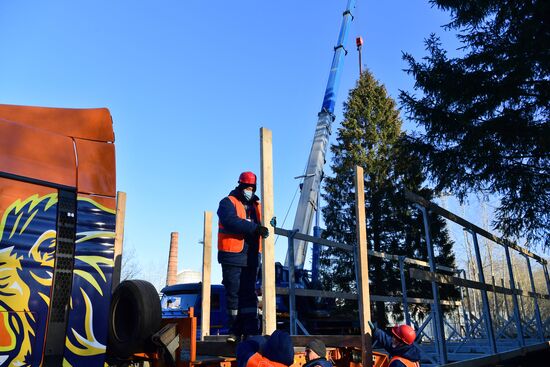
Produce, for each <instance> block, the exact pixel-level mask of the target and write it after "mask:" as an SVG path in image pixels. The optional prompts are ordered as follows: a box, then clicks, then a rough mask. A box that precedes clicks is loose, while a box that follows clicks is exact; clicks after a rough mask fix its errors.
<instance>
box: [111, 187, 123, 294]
mask: <svg viewBox="0 0 550 367" xmlns="http://www.w3.org/2000/svg"><path fill="white" fill-rule="evenodd" d="M125 217H126V193H125V192H122V191H118V192H117V195H116V224H115V249H114V250H115V253H114V269H113V280H112V282H111V292H114V291H115V288H116V287H117V285H118V284H119V283H120V272H121V271H122V249H123V247H124V246H123V242H124V219H125Z"/></svg>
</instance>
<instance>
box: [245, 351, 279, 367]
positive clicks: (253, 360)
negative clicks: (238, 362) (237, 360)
mask: <svg viewBox="0 0 550 367" xmlns="http://www.w3.org/2000/svg"><path fill="white" fill-rule="evenodd" d="M246 367H288V366H287V365H286V364H282V363H279V362H273V361H272V360H269V359H267V358H265V357H264V356H262V355H261V354H260V353H255V354H253V355H252V357H250V358H248V362H246Z"/></svg>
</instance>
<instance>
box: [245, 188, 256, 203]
mask: <svg viewBox="0 0 550 367" xmlns="http://www.w3.org/2000/svg"><path fill="white" fill-rule="evenodd" d="M243 194H244V198H245V199H246V201H250V199H252V196H253V195H254V192H253V191H252V190H243Z"/></svg>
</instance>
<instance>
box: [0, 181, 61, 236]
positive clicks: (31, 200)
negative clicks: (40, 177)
mask: <svg viewBox="0 0 550 367" xmlns="http://www.w3.org/2000/svg"><path fill="white" fill-rule="evenodd" d="M43 200H48V203H47V204H46V206H45V209H44V210H47V209H48V208H50V207H51V206H52V205H54V204H55V203H57V192H56V193H51V194H48V195H44V196H38V194H35V195H32V196H29V197H28V198H26V199H25V200H21V199H18V200H16V201H14V202H13V203H12V204H11V205H10V206H8V207H7V208H6V210H5V211H4V215H3V216H2V221H1V222H0V229H2V231H0V241H2V236H3V233H4V231H3V229H4V228H5V227H6V220H7V218H8V214H9V213H10V212H12V211H13V212H14V213H19V212H20V211H21V209H23V208H24V207H25V206H26V205H27V204H30V208H29V210H31V209H32V208H34V207H35V206H36V205H38V204H39V203H41V202H42V201H43ZM14 227H15V226H14Z"/></svg>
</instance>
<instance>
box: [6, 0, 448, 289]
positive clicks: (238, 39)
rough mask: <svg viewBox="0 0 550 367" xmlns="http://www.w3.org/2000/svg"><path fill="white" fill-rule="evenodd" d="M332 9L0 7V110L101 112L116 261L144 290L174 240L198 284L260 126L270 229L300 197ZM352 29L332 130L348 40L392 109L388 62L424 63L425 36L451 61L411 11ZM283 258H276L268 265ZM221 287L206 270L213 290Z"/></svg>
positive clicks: (397, 4) (334, 29)
mask: <svg viewBox="0 0 550 367" xmlns="http://www.w3.org/2000/svg"><path fill="white" fill-rule="evenodd" d="M345 6H346V0H338V1H337V0H331V1H329V0H315V1H314V0H307V1H306V0H304V1H296V0H292V1H290V0H278V1H251V0H246V1H231V2H230V1H216V0H214V1H209V2H206V1H198V0H196V1H192V0H180V1H175V0H174V1H144V0H133V1H130V0H120V1H112V0H111V1H103V0H96V1H56V0H50V1H47V2H46V1H24V0H20V1H2V2H0V54H1V55H2V57H1V58H0V101H1V103H7V104H21V105H38V106H52V107H71V108H79V107H107V108H109V109H110V111H111V114H112V116H113V121H114V129H115V134H116V148H117V170H118V172H117V175H118V183H117V186H118V190H121V191H125V192H127V194H128V203H127V216H126V246H127V248H133V249H135V250H134V251H135V254H136V261H137V262H139V264H140V268H141V269H142V277H145V278H149V279H151V280H153V281H155V280H156V281H157V282H158V278H159V277H161V276H164V275H165V272H166V268H165V266H166V262H167V256H168V247H169V239H170V232H172V231H178V232H179V233H180V253H179V254H180V257H179V265H180V270H181V269H183V268H186V269H194V270H200V266H201V262H202V248H201V246H200V245H199V244H198V241H199V240H200V239H201V237H202V218H203V211H205V210H210V211H213V212H214V213H215V211H216V209H217V204H218V202H219V200H220V199H221V198H222V197H223V196H225V195H226V194H227V193H228V192H229V191H230V190H231V189H232V188H233V187H234V186H235V184H236V180H237V178H238V175H239V173H240V172H241V171H244V170H252V171H255V172H258V171H259V164H260V162H259V128H260V127H262V126H264V127H268V128H270V129H271V130H272V131H273V140H274V147H273V152H274V184H275V187H274V191H275V212H276V215H277V217H278V218H279V224H281V221H282V218H283V217H284V215H285V213H286V211H287V210H288V208H289V205H290V203H291V200H292V197H293V196H294V193H295V191H296V187H297V185H298V182H297V181H296V180H294V179H293V177H295V176H298V175H300V174H302V172H303V169H304V166H305V163H306V159H307V155H308V153H309V149H310V144H311V140H312V138H313V133H314V127H315V123H316V119H317V113H318V112H319V110H320V107H321V102H322V98H323V94H324V89H325V86H326V81H327V77H328V71H329V67H330V63H331V60H332V54H333V47H334V45H335V42H336V39H337V36H338V31H339V27H340V22H341V18H342V12H343V10H344V9H345ZM354 16H355V20H354V22H353V23H352V25H351V28H350V32H349V39H348V40H347V44H346V48H347V49H348V51H349V54H348V56H347V57H346V60H345V65H344V71H343V77H342V82H341V85H340V93H339V97H338V100H337V122H339V121H340V120H341V106H342V102H343V101H344V100H345V99H346V96H347V93H348V91H349V89H350V88H352V87H353V86H354V83H355V80H356V79H357V77H358V56H357V52H356V51H355V37H356V36H359V35H360V36H362V37H363V39H364V41H365V45H364V47H363V64H364V65H365V66H366V67H368V68H369V69H371V70H372V71H373V73H374V74H375V76H376V77H377V78H378V79H379V80H380V81H381V82H382V83H384V84H385V85H386V87H387V89H388V91H389V93H390V95H392V96H393V97H397V95H398V90H399V89H407V90H409V89H410V88H411V87H412V79H411V78H410V77H409V76H407V75H406V74H405V73H404V72H403V71H402V69H403V68H405V67H406V65H405V63H404V62H403V61H402V60H401V52H402V51H407V52H410V53H412V54H413V55H415V56H417V57H421V56H423V55H424V54H425V51H424V45H423V40H424V39H425V38H426V37H427V36H428V35H429V34H430V33H431V32H435V33H437V34H439V35H441V36H442V39H443V42H444V44H445V45H447V47H448V48H449V49H450V50H451V52H452V51H453V50H454V49H456V47H457V42H456V40H455V38H454V36H453V35H452V34H448V33H445V32H444V31H443V29H442V28H441V26H442V25H443V24H445V23H447V22H448V21H449V15H448V14H446V13H443V12H441V11H439V10H437V9H434V8H432V7H431V6H430V5H429V4H428V2H427V1H425V0H395V1H372V0H369V1H363V0H358V1H357V8H356V11H355V12H354ZM336 127H337V126H334V129H333V131H335V128H336ZM329 162H330V157H329ZM294 211H295V209H294V208H293V209H292V210H291V211H290V215H289V219H288V220H287V223H286V224H285V227H287V228H288V227H289V226H290V225H291V224H292V222H293V215H294ZM214 224H215V225H216V222H215V223H214ZM215 233H216V231H215V230H214V234H215ZM214 244H215V243H214ZM284 244H286V241H279V242H278V243H277V250H276V255H277V256H278V259H279V260H281V261H282V259H283V258H284V254H285V252H286V249H285V248H284V247H283V245H284ZM215 255H216V253H215V251H214V253H213V258H214V259H215ZM153 278H154V279H153ZM220 279H221V274H220V270H219V268H218V266H217V264H216V265H215V267H214V269H213V279H212V280H213V281H214V282H219V281H220Z"/></svg>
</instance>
